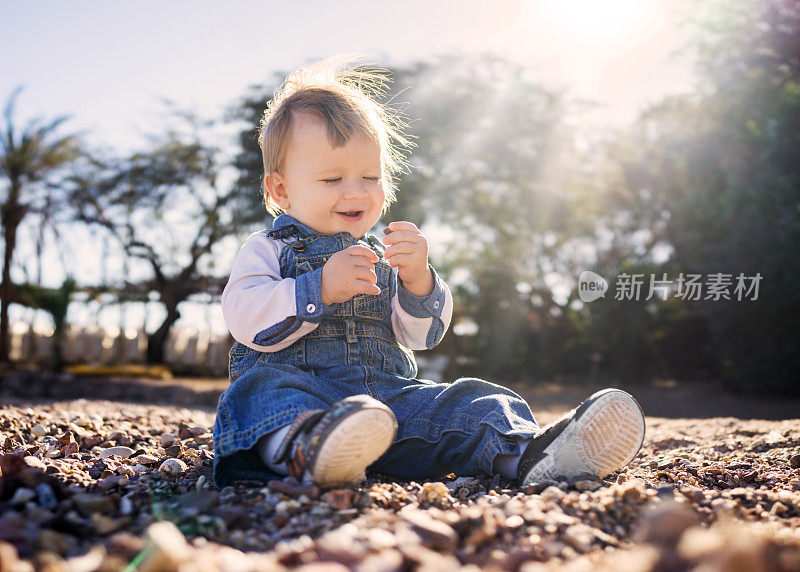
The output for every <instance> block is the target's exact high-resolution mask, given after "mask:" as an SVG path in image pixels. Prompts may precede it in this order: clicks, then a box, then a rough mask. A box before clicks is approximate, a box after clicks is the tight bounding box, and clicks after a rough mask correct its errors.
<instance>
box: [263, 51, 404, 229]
mask: <svg viewBox="0 0 800 572" xmlns="http://www.w3.org/2000/svg"><path fill="white" fill-rule="evenodd" d="M358 61H359V60H358V59H356V58H353V57H349V56H335V57H332V58H328V59H325V60H322V61H320V62H317V63H315V64H312V65H310V66H308V67H303V68H299V69H297V70H295V71H293V72H292V73H290V74H289V76H288V77H287V78H286V80H285V81H284V83H283V85H281V87H280V88H279V89H278V90H277V91H276V92H275V95H274V96H273V98H272V99H271V100H270V101H269V103H268V104H267V108H266V110H265V111H264V115H263V117H262V118H261V126H260V129H259V137H258V143H259V145H260V146H261V156H262V159H263V161H264V173H265V174H269V173H272V172H278V173H280V172H281V169H282V168H283V166H284V161H285V159H286V148H287V147H288V144H289V137H290V135H291V130H292V124H293V117H294V115H295V114H296V113H308V114H311V115H314V116H316V117H318V118H319V119H321V120H322V121H323V123H324V124H325V127H326V130H327V134H328V140H329V141H330V144H331V146H332V147H339V146H341V145H344V144H345V143H347V141H348V140H349V139H350V138H351V137H352V136H353V135H355V134H361V135H366V136H367V137H369V138H371V139H372V140H373V141H375V142H376V143H377V144H378V146H379V147H380V150H381V171H382V173H381V179H382V184H383V188H384V191H385V193H386V201H385V203H384V210H385V209H386V208H387V207H388V206H389V205H390V204H391V203H392V202H394V200H395V185H394V181H395V177H397V176H398V175H399V174H400V173H402V172H403V171H405V170H406V167H407V162H406V154H407V151H408V149H409V148H410V147H411V146H412V143H411V142H410V140H409V138H408V136H406V135H405V134H404V133H403V130H404V129H405V128H406V122H405V119H404V117H403V116H402V114H401V112H400V111H398V110H396V109H392V108H391V107H389V106H387V105H384V104H381V103H378V101H376V98H378V97H380V96H382V95H383V94H384V93H385V92H386V89H387V85H388V83H389V78H388V75H387V74H388V72H387V70H383V69H380V68H371V67H367V66H363V65H360V64H359V63H358ZM262 191H263V193H264V204H265V206H266V207H267V210H268V211H269V212H270V213H271V214H273V215H277V214H278V213H280V212H281V208H280V207H279V206H278V205H277V204H275V203H274V202H273V201H272V199H271V198H270V196H269V193H268V192H267V191H266V189H265V188H262Z"/></svg>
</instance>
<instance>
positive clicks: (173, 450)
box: [167, 445, 183, 457]
mask: <svg viewBox="0 0 800 572" xmlns="http://www.w3.org/2000/svg"><path fill="white" fill-rule="evenodd" d="M182 452H183V447H182V446H180V445H171V446H170V447H167V455H169V456H170V457H179V456H180V454H181V453H182Z"/></svg>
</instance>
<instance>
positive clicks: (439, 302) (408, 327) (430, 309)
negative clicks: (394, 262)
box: [391, 265, 453, 350]
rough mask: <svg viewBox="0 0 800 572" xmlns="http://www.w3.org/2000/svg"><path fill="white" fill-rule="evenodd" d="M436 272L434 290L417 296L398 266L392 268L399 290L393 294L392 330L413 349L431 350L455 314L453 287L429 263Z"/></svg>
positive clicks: (400, 340)
mask: <svg viewBox="0 0 800 572" xmlns="http://www.w3.org/2000/svg"><path fill="white" fill-rule="evenodd" d="M428 268H430V270H431V272H432V273H433V291H432V292H431V293H430V294H428V295H427V296H415V295H414V294H412V293H411V292H409V291H408V290H406V289H405V288H404V287H403V285H402V282H401V281H400V277H399V276H398V275H397V268H393V269H392V271H393V272H394V275H395V280H396V281H397V291H396V292H395V295H394V296H393V297H392V302H391V305H392V329H393V330H394V335H395V337H396V338H397V341H399V342H400V343H401V344H403V345H404V346H406V347H407V348H409V349H411V350H429V349H431V348H433V347H435V346H436V345H437V344H438V343H439V342H440V341H441V339H442V337H443V336H444V334H445V332H446V331H447V328H448V327H449V326H450V319H451V318H452V316H453V295H452V294H451V293H450V288H448V287H447V284H446V283H445V282H444V280H442V279H441V278H440V277H439V275H438V274H437V273H436V270H434V269H433V267H432V266H430V265H428Z"/></svg>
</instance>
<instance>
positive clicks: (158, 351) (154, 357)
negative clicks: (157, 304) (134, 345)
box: [147, 302, 181, 365]
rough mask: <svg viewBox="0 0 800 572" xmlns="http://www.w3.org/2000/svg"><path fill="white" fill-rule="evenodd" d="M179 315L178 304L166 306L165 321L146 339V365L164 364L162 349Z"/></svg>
mask: <svg viewBox="0 0 800 572" xmlns="http://www.w3.org/2000/svg"><path fill="white" fill-rule="evenodd" d="M180 317H181V313H180V312H179V311H178V302H175V303H172V304H168V305H167V319H166V320H164V322H163V323H162V324H161V325H160V326H159V327H158V329H157V330H156V331H155V332H153V333H152V334H151V335H150V336H149V337H148V338H147V363H148V364H150V365H153V364H163V363H164V347H165V346H166V343H167V337H168V336H169V332H170V330H171V329H172V326H173V325H174V324H175V322H177V321H178V318H180Z"/></svg>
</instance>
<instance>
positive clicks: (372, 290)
mask: <svg viewBox="0 0 800 572" xmlns="http://www.w3.org/2000/svg"><path fill="white" fill-rule="evenodd" d="M355 293H356V294H371V295H373V296H374V295H375V294H380V293H381V289H380V288H379V287H378V286H376V285H375V284H372V283H371V282H365V281H364V280H356V291H355Z"/></svg>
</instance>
